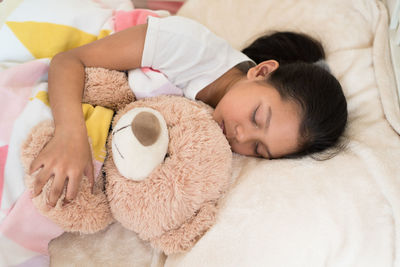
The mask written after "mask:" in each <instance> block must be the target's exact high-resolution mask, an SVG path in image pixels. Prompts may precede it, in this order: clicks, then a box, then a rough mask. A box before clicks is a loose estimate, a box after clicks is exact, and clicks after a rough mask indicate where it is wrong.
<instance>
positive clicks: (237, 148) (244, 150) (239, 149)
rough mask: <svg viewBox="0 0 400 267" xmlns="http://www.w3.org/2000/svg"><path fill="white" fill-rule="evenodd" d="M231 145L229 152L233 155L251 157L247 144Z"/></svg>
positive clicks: (249, 147) (251, 153) (250, 149)
mask: <svg viewBox="0 0 400 267" xmlns="http://www.w3.org/2000/svg"><path fill="white" fill-rule="evenodd" d="M230 145H231V150H232V151H233V152H235V153H238V154H240V155H245V156H252V155H253V150H252V148H251V146H250V145H247V144H237V143H235V144H230Z"/></svg>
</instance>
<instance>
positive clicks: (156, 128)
mask: <svg viewBox="0 0 400 267" xmlns="http://www.w3.org/2000/svg"><path fill="white" fill-rule="evenodd" d="M131 128H132V133H133V134H134V135H135V137H136V138H137V140H138V141H139V142H140V143H141V144H142V145H143V146H151V145H152V144H154V143H155V142H156V141H157V139H158V137H159V136H160V133H161V125H160V122H159V121H158V119H157V117H156V116H155V115H154V114H152V113H150V112H147V111H143V112H140V113H139V114H137V115H136V116H135V118H133V120H132V123H131Z"/></svg>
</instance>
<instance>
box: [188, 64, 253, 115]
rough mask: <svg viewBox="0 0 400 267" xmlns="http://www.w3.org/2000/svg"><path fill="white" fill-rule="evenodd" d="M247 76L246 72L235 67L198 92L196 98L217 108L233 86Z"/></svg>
mask: <svg viewBox="0 0 400 267" xmlns="http://www.w3.org/2000/svg"><path fill="white" fill-rule="evenodd" d="M245 76H246V74H245V73H243V72H242V71H240V70H239V69H238V68H235V67H234V68H232V69H230V70H228V71H227V72H225V73H224V74H223V75H222V76H221V77H219V78H218V79H217V80H215V81H214V82H212V83H210V84H209V85H208V86H206V87H204V88H203V89H202V90H201V91H200V92H198V93H197V95H196V99H198V100H201V101H203V102H204V103H206V104H208V105H210V106H211V107H213V108H215V107H216V106H217V105H218V103H219V101H220V100H221V99H222V97H223V96H224V95H225V94H226V93H227V92H228V91H229V90H230V89H231V88H232V86H233V85H234V84H236V83H237V82H238V81H239V80H241V79H243V78H244V77H245Z"/></svg>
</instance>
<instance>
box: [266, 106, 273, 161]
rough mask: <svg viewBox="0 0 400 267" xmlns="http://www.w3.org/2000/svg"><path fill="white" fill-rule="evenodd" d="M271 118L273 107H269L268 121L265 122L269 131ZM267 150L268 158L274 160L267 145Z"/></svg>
mask: <svg viewBox="0 0 400 267" xmlns="http://www.w3.org/2000/svg"><path fill="white" fill-rule="evenodd" d="M271 117H272V110H271V106H269V107H268V114H267V119H266V121H265V128H266V129H268V128H269V124H270V123H271ZM264 147H265V150H266V151H267V154H268V158H269V159H272V158H273V157H272V154H271V152H270V151H269V149H268V146H267V145H266V144H264Z"/></svg>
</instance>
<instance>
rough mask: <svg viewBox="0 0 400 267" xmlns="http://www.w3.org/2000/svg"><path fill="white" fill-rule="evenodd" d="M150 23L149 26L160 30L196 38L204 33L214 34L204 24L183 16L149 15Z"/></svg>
mask: <svg viewBox="0 0 400 267" xmlns="http://www.w3.org/2000/svg"><path fill="white" fill-rule="evenodd" d="M148 25H149V28H151V29H155V30H156V31H158V32H164V33H171V34H177V35H183V36H187V37H195V38H196V39H197V38H198V37H199V36H202V35H210V36H213V35H214V34H213V33H212V32H211V31H210V30H209V29H208V28H207V27H206V26H204V25H203V24H201V23H199V22H197V21H195V20H192V19H189V18H185V17H181V16H169V17H164V18H157V17H149V18H148Z"/></svg>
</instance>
